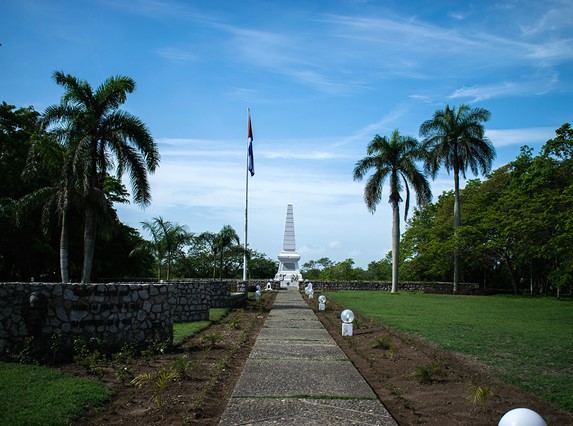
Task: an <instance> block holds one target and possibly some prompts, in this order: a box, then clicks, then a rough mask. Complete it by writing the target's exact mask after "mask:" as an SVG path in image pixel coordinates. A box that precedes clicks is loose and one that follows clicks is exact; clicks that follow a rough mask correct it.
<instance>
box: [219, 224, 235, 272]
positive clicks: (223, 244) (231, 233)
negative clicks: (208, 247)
mask: <svg viewBox="0 0 573 426" xmlns="http://www.w3.org/2000/svg"><path fill="white" fill-rule="evenodd" d="M215 241H216V243H215V252H216V253H218V254H219V279H221V280H222V279H223V253H224V252H226V251H229V250H230V249H232V248H233V247H235V248H236V246H238V245H239V244H240V240H239V236H238V235H237V232H236V231H235V230H234V229H233V227H232V226H231V225H225V226H223V228H222V229H221V230H220V231H219V233H218V234H217V235H216V237H215Z"/></svg>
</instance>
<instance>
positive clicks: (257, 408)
mask: <svg viewBox="0 0 573 426" xmlns="http://www.w3.org/2000/svg"><path fill="white" fill-rule="evenodd" d="M220 424H221V425H257V426H259V425H261V426H267V425H287V426H291V425H297V426H299V425H321V426H324V425H365V426H367V425H382V426H391V425H396V422H395V421H394V419H393V418H392V416H390V414H388V411H386V409H385V408H384V406H383V405H382V404H380V402H379V401H378V400H376V401H372V400H342V399H305V398H284V399H273V400H268V401H264V403H261V401H260V400H258V399H249V398H245V399H241V398H234V399H232V400H231V403H230V404H229V407H228V408H227V411H226V412H225V414H224V415H223V417H222V418H221V423H220Z"/></svg>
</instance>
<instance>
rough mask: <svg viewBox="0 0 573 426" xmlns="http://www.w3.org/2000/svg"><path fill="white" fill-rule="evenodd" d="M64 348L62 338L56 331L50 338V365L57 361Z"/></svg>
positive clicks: (58, 331)
mask: <svg viewBox="0 0 573 426" xmlns="http://www.w3.org/2000/svg"><path fill="white" fill-rule="evenodd" d="M63 348H64V337H63V335H62V332H61V331H60V330H56V331H55V332H54V333H53V334H52V335H51V336H50V349H49V352H50V355H51V356H52V363H55V362H56V361H57V360H58V357H59V355H60V354H61V352H62V350H63Z"/></svg>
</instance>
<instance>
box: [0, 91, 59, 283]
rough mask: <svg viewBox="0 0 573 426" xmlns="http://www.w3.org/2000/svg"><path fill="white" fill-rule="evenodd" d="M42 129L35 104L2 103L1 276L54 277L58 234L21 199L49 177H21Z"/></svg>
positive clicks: (0, 121) (9, 277)
mask: <svg viewBox="0 0 573 426" xmlns="http://www.w3.org/2000/svg"><path fill="white" fill-rule="evenodd" d="M40 131H41V128H40V114H39V113H38V112H36V111H35V110H34V108H32V107H27V108H16V107H15V106H14V105H9V104H7V103H6V102H2V103H1V104H0V170H1V171H2V178H1V179H0V229H2V231H1V232H0V280H4V281H9V280H23V281H29V280H30V279H32V278H35V279H39V278H40V277H43V279H46V277H49V279H50V280H51V279H53V270H52V268H51V265H52V264H53V263H54V261H55V260H56V261H57V252H56V251H55V250H54V244H53V242H54V240H55V239H57V237H56V236H55V235H54V234H52V233H50V232H48V230H46V229H45V228H43V227H42V224H41V217H42V215H41V213H40V212H38V211H24V209H23V208H21V206H20V205H19V201H20V199H22V198H23V197H25V196H26V195H27V194H29V193H30V192H33V191H35V190H36V189H37V188H39V187H42V186H44V185H45V184H46V183H47V182H48V181H49V179H50V174H46V175H45V176H36V177H35V178H32V177H30V178H28V179H23V177H22V174H23V172H24V170H25V168H26V162H27V158H28V152H29V150H30V148H31V146H32V145H33V143H34V140H35V139H36V138H37V137H39V136H36V135H37V133H39V132H40ZM41 137H42V138H43V137H45V134H42V136H41ZM43 231H45V232H43ZM23 241H26V244H22V242H23Z"/></svg>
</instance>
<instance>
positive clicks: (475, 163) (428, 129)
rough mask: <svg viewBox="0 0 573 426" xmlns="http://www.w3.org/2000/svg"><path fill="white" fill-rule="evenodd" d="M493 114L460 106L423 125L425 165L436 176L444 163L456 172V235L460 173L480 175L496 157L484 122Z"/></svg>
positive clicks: (456, 278)
mask: <svg viewBox="0 0 573 426" xmlns="http://www.w3.org/2000/svg"><path fill="white" fill-rule="evenodd" d="M490 115H491V113H490V112H489V111H488V110H486V109H484V108H470V107H469V106H467V105H463V104H462V105H460V107H459V108H458V109H456V107H453V108H450V107H449V105H446V108H445V109H443V110H437V111H436V112H434V116H433V117H432V119H430V120H427V121H424V122H423V123H422V125H421V126H420V136H422V137H424V138H425V139H424V140H423V141H422V149H423V150H424V151H425V152H426V155H427V156H426V159H425V163H424V167H425V169H426V171H428V172H429V173H430V175H431V176H432V178H434V179H435V178H436V175H437V173H438V170H439V169H440V168H441V167H442V166H444V167H445V169H446V171H447V172H448V173H450V171H453V173H454V236H456V235H457V228H458V227H459V226H460V225H461V213H460V173H461V175H462V176H463V178H464V179H465V177H466V170H467V169H468V167H469V168H470V170H471V171H472V172H473V173H474V175H477V174H478V172H481V173H482V174H484V175H486V174H488V173H489V172H490V170H491V167H492V163H493V160H494V159H495V148H494V147H493V145H492V143H491V142H490V141H489V139H488V138H486V137H485V129H484V126H483V124H482V123H484V122H486V121H487V120H489V118H490ZM459 258H460V256H459V250H458V248H457V246H456V248H455V250H454V293H457V291H458V286H459V282H460V266H459Z"/></svg>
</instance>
